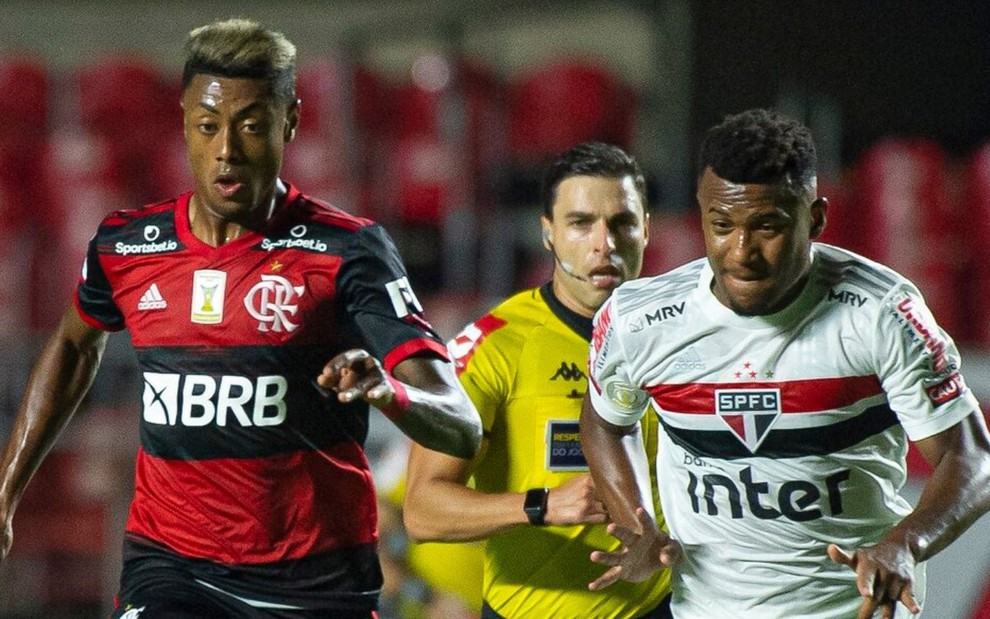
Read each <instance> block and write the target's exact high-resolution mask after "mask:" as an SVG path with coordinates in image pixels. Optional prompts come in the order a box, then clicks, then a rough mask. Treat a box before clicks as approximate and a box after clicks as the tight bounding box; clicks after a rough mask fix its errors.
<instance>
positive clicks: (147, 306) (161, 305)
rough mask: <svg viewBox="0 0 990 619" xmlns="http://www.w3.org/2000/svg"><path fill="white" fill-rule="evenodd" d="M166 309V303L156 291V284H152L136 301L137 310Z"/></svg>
mask: <svg viewBox="0 0 990 619" xmlns="http://www.w3.org/2000/svg"><path fill="white" fill-rule="evenodd" d="M166 307H168V303H166V302H165V299H164V298H162V293H161V291H160V290H158V284H152V285H151V286H149V287H148V289H147V290H145V291H144V294H143V295H141V300H140V301H138V309H139V310H155V309H165V308H166Z"/></svg>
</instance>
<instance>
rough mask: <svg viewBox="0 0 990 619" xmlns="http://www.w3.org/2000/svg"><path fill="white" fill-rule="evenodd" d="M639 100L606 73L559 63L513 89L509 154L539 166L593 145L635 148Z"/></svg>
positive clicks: (579, 64) (582, 65) (599, 68)
mask: <svg viewBox="0 0 990 619" xmlns="http://www.w3.org/2000/svg"><path fill="white" fill-rule="evenodd" d="M634 111H635V97H634V96H633V93H632V91H631V89H630V88H628V87H626V86H625V85H623V84H622V82H621V81H620V80H619V79H618V78H617V77H616V76H614V75H613V74H612V73H611V72H610V71H608V70H607V69H606V68H604V67H602V66H600V65H596V64H591V63H586V62H579V61H568V60H564V61H557V62H553V63H550V64H547V65H544V66H543V67H540V68H539V69H537V70H535V71H533V72H531V73H529V74H527V75H525V76H524V77H522V78H521V79H519V80H518V81H516V82H515V83H514V84H513V85H512V86H511V87H510V104H509V148H510V153H511V156H512V158H513V159H514V160H515V161H517V162H520V163H533V164H538V163H539V162H540V161H541V160H543V159H544V158H545V157H546V156H548V155H552V154H555V153H559V152H561V151H563V150H566V149H567V148H570V147H571V146H574V145H575V144H578V143H580V142H584V141H587V140H599V141H603V142H609V143H613V144H617V145H619V146H622V147H624V148H629V146H630V143H631V141H632V139H631V138H632V120H633V115H634Z"/></svg>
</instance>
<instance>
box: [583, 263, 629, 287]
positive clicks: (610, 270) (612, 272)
mask: <svg viewBox="0 0 990 619" xmlns="http://www.w3.org/2000/svg"><path fill="white" fill-rule="evenodd" d="M588 281H589V282H591V285H593V286H594V287H595V288H615V287H617V286H618V285H619V284H621V283H622V271H620V270H619V269H618V268H617V267H615V266H612V265H609V266H604V267H598V268H597V269H592V270H591V271H589V272H588Z"/></svg>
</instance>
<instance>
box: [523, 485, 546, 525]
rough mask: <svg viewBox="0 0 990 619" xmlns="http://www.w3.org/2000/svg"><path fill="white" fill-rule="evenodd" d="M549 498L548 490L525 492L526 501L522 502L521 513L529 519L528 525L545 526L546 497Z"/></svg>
mask: <svg viewBox="0 0 990 619" xmlns="http://www.w3.org/2000/svg"><path fill="white" fill-rule="evenodd" d="M549 496H550V488H533V489H531V490H527V491H526V500H525V501H524V502H523V511H524V512H526V517H527V518H529V523H530V524H532V525H535V526H538V527H542V526H543V525H545V524H546V522H545V520H546V517H547V497H549Z"/></svg>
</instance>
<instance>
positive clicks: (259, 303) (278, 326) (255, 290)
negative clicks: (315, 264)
mask: <svg viewBox="0 0 990 619" xmlns="http://www.w3.org/2000/svg"><path fill="white" fill-rule="evenodd" d="M304 291H305V286H293V285H292V282H290V281H289V280H287V279H286V278H284V277H282V276H281V275H262V276H261V281H260V282H258V283H257V284H255V285H254V286H253V287H252V288H251V290H249V291H248V293H247V296H246V297H244V307H246V308H247V311H248V313H249V314H251V316H252V317H254V318H255V319H257V320H258V331H263V332H267V331H274V332H276V333H279V332H281V331H288V332H289V333H292V332H293V331H295V330H296V329H298V328H299V325H298V324H297V323H294V322H292V320H291V319H293V318H295V316H296V312H298V311H299V305H298V300H299V297H301V296H302V294H303V292H304Z"/></svg>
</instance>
